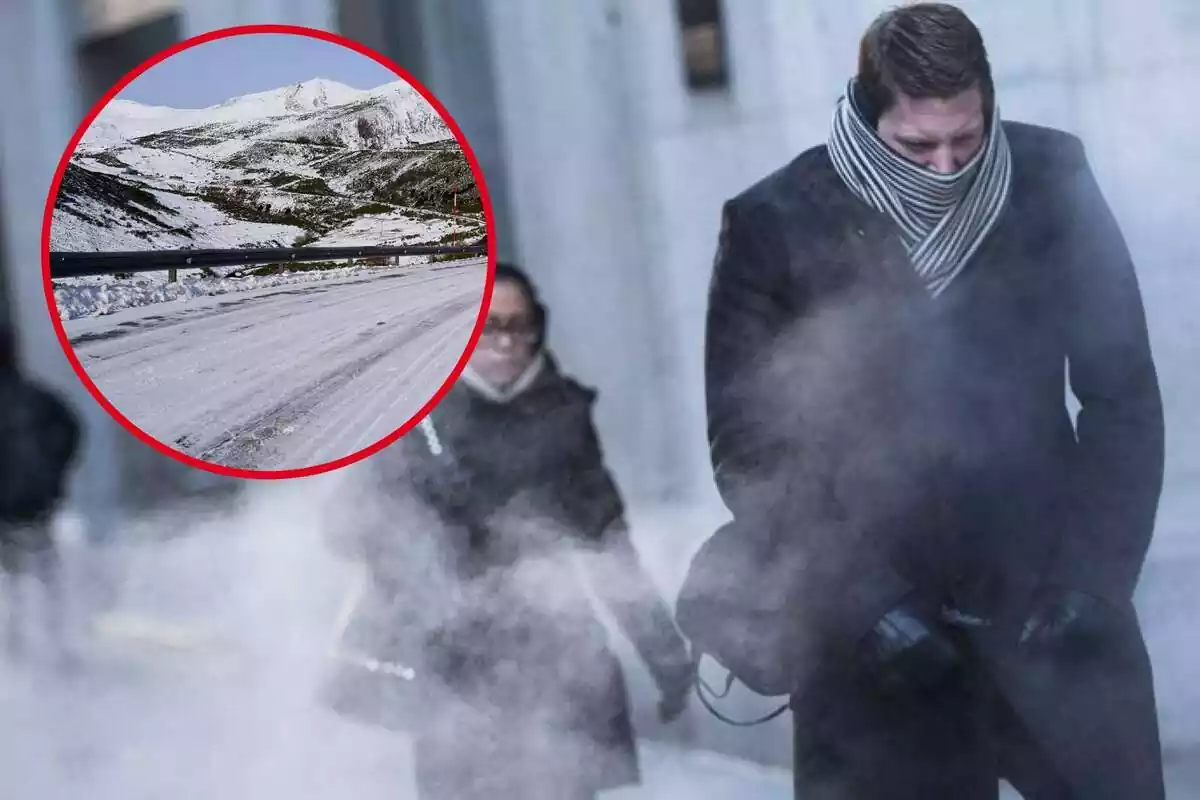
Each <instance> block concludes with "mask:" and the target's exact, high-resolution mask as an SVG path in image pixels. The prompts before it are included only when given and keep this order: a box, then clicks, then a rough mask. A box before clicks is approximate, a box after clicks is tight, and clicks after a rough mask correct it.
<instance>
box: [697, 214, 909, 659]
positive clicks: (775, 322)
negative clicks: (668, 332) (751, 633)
mask: <svg viewBox="0 0 1200 800" xmlns="http://www.w3.org/2000/svg"><path fill="white" fill-rule="evenodd" d="M742 202H744V201H738V200H734V201H730V202H728V203H726V205H725V208H724V210H723V218H722V224H721V234H720V240H719V245H718V249H717V255H716V259H715V262H714V266H713V273H712V278H711V282H710V286H709V297H708V316H707V327H706V340H705V387H706V401H707V412H708V439H709V444H710V455H711V459H712V465H713V471H714V477H715V480H716V484H717V488H718V490H719V491H720V494H721V497H722V499H723V500H724V502H725V505H726V506H727V507H728V509H729V510H730V511H731V512H732V514H733V517H734V521H735V523H736V528H737V529H738V530H739V531H743V532H744V533H745V535H746V536H747V538H748V541H747V542H746V547H747V548H748V550H750V551H754V552H756V554H757V555H756V558H757V559H758V560H759V561H760V562H761V563H765V564H767V565H769V566H770V570H769V572H770V573H771V574H772V575H773V576H777V577H773V578H772V580H771V581H770V584H772V585H765V582H760V583H758V584H757V585H753V586H750V585H747V587H746V590H747V592H752V593H754V594H755V597H754V598H752V599H753V602H754V603H755V604H756V605H758V606H759V607H760V608H762V607H764V606H765V605H767V604H774V605H775V606H777V607H778V610H779V611H782V612H785V613H783V614H782V615H781V618H782V619H789V620H790V619H803V623H802V624H803V627H804V630H801V631H798V633H797V635H799V636H803V637H806V638H812V639H813V641H814V642H815V643H816V645H815V646H817V647H818V648H820V649H824V648H825V647H827V646H830V647H834V648H839V647H842V646H848V645H851V644H852V643H853V642H854V641H857V639H858V638H859V637H860V636H861V635H862V634H864V633H866V632H867V631H868V630H869V629H870V627H871V626H872V625H873V624H874V623H875V622H876V621H877V620H878V619H879V617H880V616H882V615H883V614H884V613H886V611H887V610H888V609H889V608H890V607H891V606H892V605H893V604H894V603H896V602H897V601H898V600H899V599H901V598H902V597H903V596H904V595H905V594H906V593H907V592H908V591H909V590H910V587H909V586H908V584H907V583H906V581H904V580H903V579H902V578H901V576H900V575H899V574H898V573H897V572H896V571H895V570H894V569H893V568H892V566H891V564H890V563H889V561H888V559H887V558H886V556H885V555H884V554H883V553H882V550H881V548H878V547H871V546H870V543H869V542H868V541H867V540H866V538H865V537H863V536H860V535H859V534H860V533H861V532H857V531H854V530H852V529H851V526H850V525H848V524H846V523H845V519H846V517H847V515H846V514H845V513H844V510H839V509H838V507H837V500H836V495H837V492H836V490H835V488H834V483H835V480H836V477H835V470H836V467H835V466H834V464H835V461H836V459H837V458H838V454H837V453H836V452H835V448H836V446H837V436H836V434H834V433H832V432H831V431H828V430H824V429H823V428H824V427H825V424H824V423H822V422H820V421H819V420H821V419H825V418H826V416H828V415H827V414H826V411H827V410H823V409H820V408H818V407H815V406H814V407H813V408H812V409H811V410H809V409H806V408H805V407H804V405H805V403H806V402H807V401H806V400H805V399H804V398H805V396H807V394H806V392H805V381H806V380H807V379H808V378H810V377H811V374H810V375H808V376H806V374H805V370H804V364H806V363H816V361H817V360H819V358H817V359H816V360H810V355H812V354H807V353H806V352H805V350H804V348H805V340H804V336H803V330H802V329H800V328H798V327H797V325H798V323H799V322H800V321H802V320H803V319H804V318H805V317H806V316H808V315H810V314H812V313H815V311H814V309H811V308H809V307H808V302H809V301H808V300H807V298H806V296H805V295H806V290H805V289H804V288H803V287H797V286H795V285H794V283H795V282H794V281H792V280H790V279H789V275H790V272H789V270H794V269H797V268H800V267H803V266H804V265H796V264H794V260H795V259H796V258H800V257H802V256H801V254H797V253H793V252H789V251H788V248H787V247H785V246H784V243H783V241H782V236H781V232H782V229H781V228H780V227H779V224H780V223H779V222H778V221H777V219H776V217H777V212H776V211H775V210H774V208H773V207H771V206H768V205H765V204H760V205H756V206H752V207H750V208H747V209H743V207H742V205H741V203H742ZM816 356H818V357H819V356H820V354H816ZM810 411H811V413H810ZM850 516H853V515H850ZM785 563H786V564H787V565H789V566H788V567H787V568H786V570H784V569H782V568H777V567H778V565H781V564H785ZM764 574H765V573H764ZM780 581H782V582H785V583H786V584H788V585H786V586H780V585H775V584H778V583H779V582H780Z"/></svg>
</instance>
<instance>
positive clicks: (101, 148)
mask: <svg viewBox="0 0 1200 800" xmlns="http://www.w3.org/2000/svg"><path fill="white" fill-rule="evenodd" d="M456 202H457V207H458V209H459V210H460V211H461V212H464V213H463V214H461V215H460V216H458V217H457V218H456V219H453V218H451V217H450V214H449V212H451V211H452V209H453V208H454V206H455V203H456ZM480 210H481V209H480V200H479V192H478V189H477V187H476V186H475V183H474V178H473V175H472V174H471V171H470V168H469V166H468V165H467V161H466V158H465V156H464V154H463V152H462V150H461V148H459V146H458V143H457V142H456V141H455V140H454V138H453V136H452V134H451V132H450V130H449V128H448V127H447V126H446V124H445V122H444V121H443V120H442V119H441V117H440V116H439V115H438V113H437V111H436V110H435V109H434V108H433V107H432V106H431V105H430V104H429V103H428V101H426V100H425V98H423V97H422V96H421V95H420V94H419V93H418V92H417V91H416V90H414V89H412V88H411V87H410V86H408V84H406V83H404V82H402V81H397V82H394V83H389V84H385V85H383V86H379V87H377V88H375V89H369V90H359V89H353V88H351V87H349V86H346V85H344V84H341V83H338V82H336V81H330V80H326V79H321V78H317V79H313V80H309V81H304V82H302V83H298V84H293V85H291V86H285V87H281V88H279V89H274V90H271V91H267V92H258V93H255V94H249V95H243V96H240V97H235V98H232V99H230V100H228V101H226V102H224V103H221V104H219V105H215V106H211V107H209V108H202V109H176V108H169V107H165V106H149V105H144V104H141V103H136V102H133V101H129V100H115V101H113V102H112V103H110V104H109V105H108V106H107V107H105V109H104V110H103V111H102V112H101V114H100V115H98V117H97V118H96V120H95V121H94V122H93V123H92V125H91V126H90V127H89V128H88V130H87V132H86V133H85V135H84V137H83V138H82V141H81V143H80V146H79V148H78V149H77V150H76V152H75V154H74V155H73V157H72V159H71V162H70V164H69V166H68V169H67V173H66V175H65V176H64V179H63V182H62V186H61V188H60V191H59V196H58V199H57V202H56V206H55V211H54V220H53V224H52V227H51V247H52V248H53V249H56V250H93V249H96V250H108V249H150V248H155V249H158V248H163V249H167V248H171V249H173V248H179V247H237V246H262V245H265V246H271V245H276V244H277V245H291V244H292V243H293V242H294V241H296V240H298V239H299V238H300V237H303V239H304V240H305V241H308V242H326V241H328V242H330V243H333V242H336V241H347V239H348V238H349V239H353V240H354V241H361V240H362V238H363V236H364V233H363V232H364V231H370V230H372V229H374V230H378V231H379V236H380V237H383V238H384V241H380V242H379V243H381V244H382V243H386V241H388V240H386V236H387V235H388V232H393V233H394V232H396V231H398V230H400V229H403V230H406V231H409V233H411V231H412V229H413V228H414V227H415V228H421V227H422V226H423V227H425V228H427V229H428V230H429V232H430V236H429V237H420V238H419V239H418V241H422V242H424V241H430V240H431V239H432V240H433V241H437V240H439V237H446V236H458V237H460V238H468V237H470V238H475V234H476V233H478V235H482V225H483V220H482V217H481V216H480V215H479V212H480ZM405 220H407V221H408V223H407V224H406V223H405V222H404V221H405ZM439 221H440V222H444V223H445V225H449V224H450V222H451V221H453V222H454V230H453V231H449V232H446V231H442V232H441V233H440V234H438V235H437V236H434V233H435V232H436V231H437V230H438V229H440V228H442V227H445V226H443V225H439V224H434V223H435V222H439ZM343 229H345V230H343ZM405 239H406V241H413V240H412V239H411V238H410V237H409V236H408V235H407V234H406V236H405Z"/></svg>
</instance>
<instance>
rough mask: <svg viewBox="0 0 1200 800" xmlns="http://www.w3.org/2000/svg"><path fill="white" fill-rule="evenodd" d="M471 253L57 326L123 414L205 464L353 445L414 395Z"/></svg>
mask: <svg viewBox="0 0 1200 800" xmlns="http://www.w3.org/2000/svg"><path fill="white" fill-rule="evenodd" d="M486 274H487V273H486V263H485V262H483V261H471V262H457V263H443V264H430V265H420V266H413V267H406V268H400V269H395V270H372V271H370V272H365V273H364V274H362V275H360V276H356V277H350V278H346V279H343V280H330V281H322V282H320V283H313V284H305V285H297V286H290V287H282V288H271V289H262V290H257V291H251V292H245V293H238V294H236V295H226V296H223V297H211V298H207V297H206V298H202V299H199V300H193V301H191V302H189V303H187V304H186V305H184V304H156V305H152V306H144V307H140V308H132V309H128V310H125V311H122V312H119V313H116V314H111V315H108V316H103V317H92V318H86V319H78V320H72V321H68V322H66V323H64V324H65V327H66V330H67V334H68V336H69V337H70V339H71V342H72V345H73V347H74V350H75V353H76V354H77V355H78V357H79V359H80V362H81V363H82V364H83V366H84V368H85V369H86V370H87V373H88V375H89V377H91V379H92V381H93V382H95V384H96V386H97V387H98V388H99V389H100V391H101V392H103V394H104V395H105V397H107V398H108V399H109V400H110V401H111V402H112V403H113V405H115V406H116V407H117V408H118V409H119V410H120V411H121V413H122V414H124V415H125V416H126V417H127V418H128V419H129V420H130V421H131V422H133V423H134V424H135V425H137V426H138V427H139V428H141V429H142V430H143V431H145V432H146V433H148V434H150V435H152V436H154V437H155V438H156V439H158V440H160V441H162V442H165V443H167V444H169V445H171V446H173V447H176V448H178V449H180V450H182V451H184V452H186V453H188V454H191V455H194V456H196V457H198V458H201V459H203V460H205V461H208V462H210V463H216V464H222V465H226V466H232V467H240V468H245V469H295V468H301V467H307V466H311V465H315V464H321V463H325V462H328V461H331V460H333V459H336V458H340V457H342V456H346V455H349V454H351V453H354V452H357V451H358V450H361V449H362V448H364V447H367V446H369V445H371V444H373V443H374V442H376V441H378V440H379V439H380V438H382V437H384V436H386V435H388V434H389V433H391V432H392V431H394V430H395V429H396V428H397V427H399V426H400V425H401V424H403V423H404V422H405V421H406V420H407V419H408V418H409V417H410V416H412V415H413V414H414V413H416V412H417V411H418V410H419V409H420V407H421V406H422V405H424V404H425V403H426V402H427V401H428V400H429V398H430V397H431V396H432V395H433V393H434V392H435V391H436V390H437V388H438V387H439V386H440V385H441V383H442V382H443V381H444V380H445V379H446V377H447V376H448V375H449V373H450V371H451V369H452V368H453V366H454V364H455V362H456V361H457V360H458V358H459V357H460V356H461V355H462V352H463V349H464V348H465V347H466V345H467V342H468V341H469V339H470V334H471V330H472V328H473V326H474V324H475V320H476V317H477V315H478V312H479V304H480V302H481V298H482V292H483V287H484V281H485V278H486Z"/></svg>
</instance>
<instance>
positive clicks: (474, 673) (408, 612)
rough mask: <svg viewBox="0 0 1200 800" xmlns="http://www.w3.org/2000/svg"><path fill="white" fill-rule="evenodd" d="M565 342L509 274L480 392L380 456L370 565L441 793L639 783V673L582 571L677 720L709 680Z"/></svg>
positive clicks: (518, 275)
mask: <svg viewBox="0 0 1200 800" xmlns="http://www.w3.org/2000/svg"><path fill="white" fill-rule="evenodd" d="M545 335H546V311H545V309H544V307H543V306H542V305H541V303H540V302H539V301H538V298H537V293H536V290H535V289H534V287H533V285H532V284H531V283H530V281H529V279H528V278H527V277H526V275H525V274H524V273H523V272H522V271H521V270H520V269H518V268H516V267H513V266H510V265H500V266H499V267H498V268H497V270H496V282H495V285H494V288H493V293H492V301H491V304H490V307H489V314H488V319H487V324H486V328H485V330H484V332H483V335H482V336H481V338H480V341H479V344H478V346H477V348H476V350H475V352H474V353H473V355H472V358H471V361H470V363H469V365H468V367H467V368H466V370H465V371H464V372H463V374H462V377H461V379H460V381H459V382H458V383H457V384H456V385H455V386H454V388H453V389H452V390H451V391H450V392H449V394H447V396H446V397H445V398H444V399H443V400H442V402H441V403H440V404H439V405H438V406H437V407H436V408H435V409H434V410H433V412H432V414H430V416H429V417H428V418H427V419H426V420H425V422H424V423H423V424H422V426H421V427H420V428H418V429H416V430H414V431H413V432H412V433H410V434H409V435H407V436H405V437H404V438H403V439H401V440H400V441H399V442H398V443H397V444H396V445H393V446H392V447H391V448H389V449H388V450H386V451H384V452H382V453H380V454H379V455H378V456H376V457H375V458H374V459H372V461H371V462H370V464H371V467H372V472H373V482H374V485H375V486H376V487H377V490H378V493H379V494H381V495H383V496H385V497H387V499H388V506H387V507H386V510H384V511H383V512H382V514H381V516H380V518H379V520H378V523H377V524H374V525H371V526H369V527H370V528H371V529H372V530H371V533H372V534H373V535H372V536H369V537H368V539H369V541H371V543H372V544H373V549H372V550H371V551H370V552H369V555H368V558H367V560H368V563H370V564H371V569H372V572H373V577H374V579H375V583H376V585H377V586H381V587H386V588H385V589H381V590H377V591H380V592H381V593H382V594H384V595H386V596H387V597H389V598H390V606H391V608H392V609H393V611H392V612H391V613H390V614H385V615H384V616H387V617H388V618H389V619H390V620H391V624H390V627H389V628H388V635H387V637H386V638H387V639H388V641H389V644H390V646H391V648H392V649H391V652H392V653H394V654H395V656H396V658H397V659H398V660H401V661H405V662H406V663H407V664H408V665H411V666H410V668H411V672H410V673H408V676H407V677H409V678H410V679H411V680H410V681H409V683H410V686H411V689H412V692H413V694H414V695H417V696H420V697H421V698H422V700H421V702H420V703H413V704H412V705H410V706H409V707H410V709H414V708H419V709H421V710H420V711H410V712H409V713H410V714H416V715H418V716H419V717H420V718H419V719H416V720H412V721H409V722H406V723H405V726H406V727H407V728H408V729H409V730H410V731H411V732H412V733H413V734H414V737H415V755H416V762H417V783H418V786H419V789H420V796H421V798H422V800H435V798H459V799H460V800H461V799H463V798H466V799H467V800H470V798H489V800H491V799H492V798H500V797H514V798H515V797H521V798H529V799H530V800H542V799H545V800H550V799H551V798H552V799H553V800H575V799H579V800H582V799H583V798H594V797H595V796H596V794H597V792H600V791H602V790H605V789H610V788H615V787H617V786H621V785H627V784H631V783H635V782H637V781H638V778H639V771H638V763H637V757H636V749H635V746H634V739H633V733H632V728H631V725H630V719H629V714H628V709H627V701H626V691H625V683H624V678H623V675H622V672H621V668H620V666H619V664H618V662H617V659H616V658H615V656H614V655H613V654H612V652H611V651H610V649H609V647H608V642H607V640H606V633H605V630H604V628H603V627H602V625H601V623H600V622H599V620H598V619H597V617H596V615H595V611H594V609H593V607H592V605H591V603H590V602H589V595H588V593H587V591H586V590H585V589H584V588H583V585H582V583H581V581H580V577H581V576H585V577H586V581H587V584H588V585H589V586H590V588H591V590H592V593H593V594H594V595H595V596H597V597H598V598H599V599H600V600H601V601H602V602H603V603H604V604H605V606H606V607H607V608H608V609H609V611H610V612H612V614H613V617H614V618H615V619H616V621H617V622H618V623H619V624H620V626H621V627H622V629H623V631H624V632H625V633H626V634H627V635H628V637H629V638H630V640H631V641H632V642H633V643H634V645H635V646H636V648H637V650H638V651H639V653H640V654H641V656H642V657H643V658H644V659H645V661H646V663H647V664H648V666H649V668H650V672H651V674H652V675H653V677H654V679H655V681H656V683H657V685H658V687H659V690H660V691H661V693H662V702H661V703H660V706H659V714H660V717H661V718H662V719H663V720H664V721H670V720H672V719H674V718H675V717H677V716H678V714H679V713H680V712H681V711H682V709H683V708H684V704H685V699H686V696H687V693H688V690H689V688H690V686H691V684H692V680H693V676H694V666H693V665H692V663H691V659H690V657H689V654H688V652H687V648H686V645H685V643H684V641H683V639H682V638H681V637H680V635H679V633H678V632H677V630H676V628H675V626H674V623H673V622H672V619H671V616H670V613H669V610H668V609H667V607H666V605H665V603H664V602H663V601H662V599H661V597H660V595H659V593H658V591H657V590H656V589H655V587H654V586H653V584H652V583H651V581H650V580H649V578H648V577H647V575H646V574H645V572H644V571H643V569H642V567H641V565H640V563H639V559H638V557H637V554H636V551H635V550H634V548H633V546H632V544H631V542H630V539H629V535H628V531H627V529H626V526H625V520H624V507H623V504H622V500H621V497H620V495H619V493H618V490H617V488H616V486H615V485H614V483H613V480H612V478H611V476H610V474H609V472H608V471H607V469H606V468H605V465H604V462H603V456H602V454H601V450H600V446H599V443H598V441H597V437H596V433H595V429H594V427H593V424H592V416H591V410H592V404H593V401H594V399H595V393H594V392H593V391H591V390H589V389H586V388H584V387H582V386H580V385H579V384H578V383H576V382H575V381H574V380H572V379H570V378H569V377H566V376H565V375H563V373H561V372H560V371H559V368H558V366H557V364H556V362H555V360H554V358H553V357H552V356H551V354H550V352H549V351H548V350H547V349H546V346H545ZM579 567H582V569H578V568H579ZM385 605H387V604H386V603H385ZM399 651H403V652H402V653H401V652H399ZM379 657H380V658H383V656H379Z"/></svg>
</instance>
